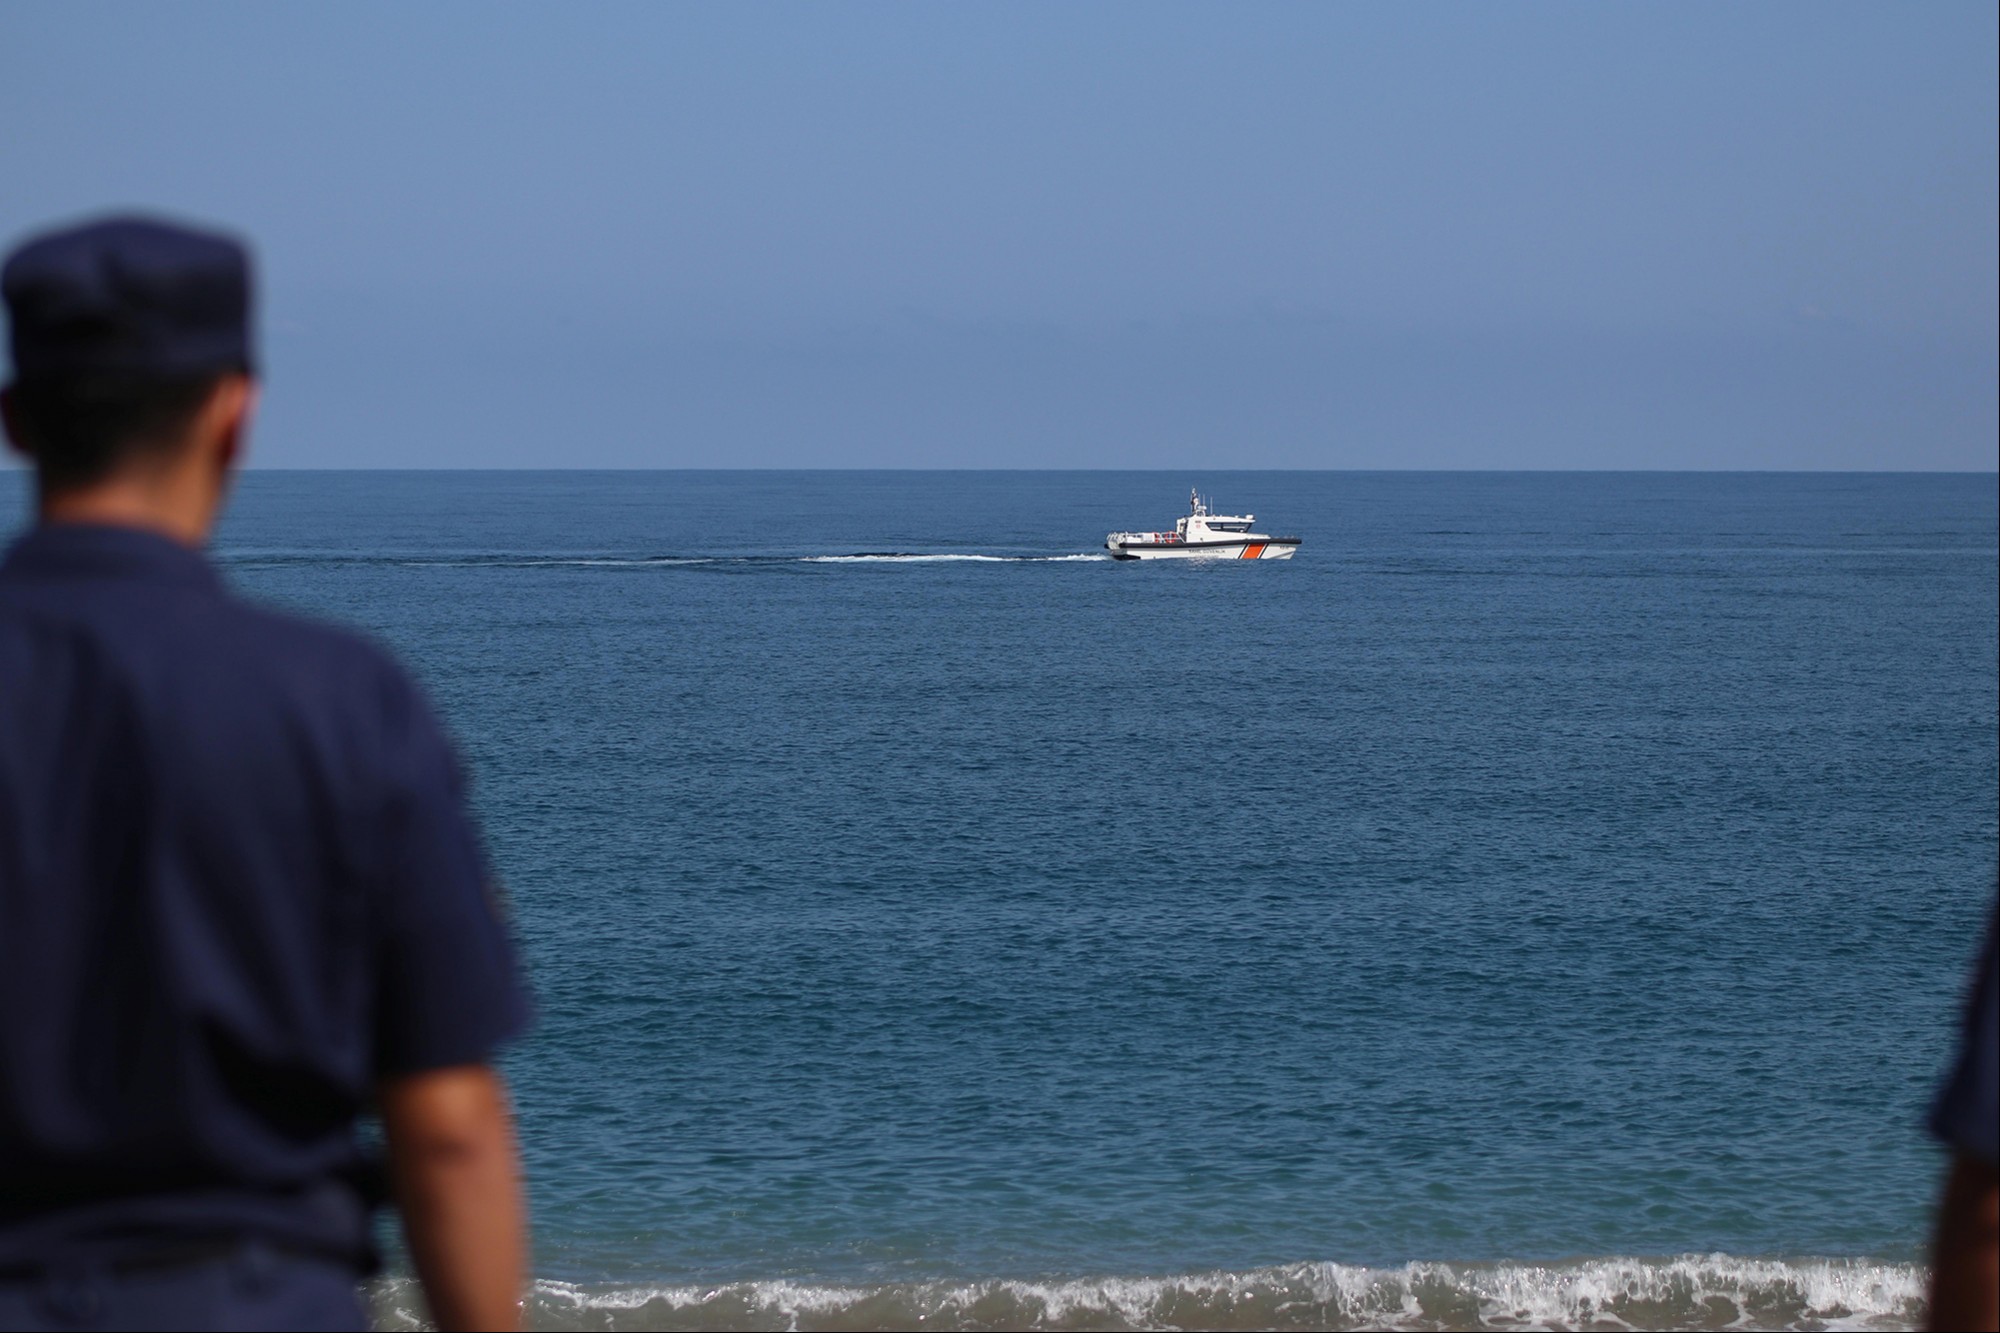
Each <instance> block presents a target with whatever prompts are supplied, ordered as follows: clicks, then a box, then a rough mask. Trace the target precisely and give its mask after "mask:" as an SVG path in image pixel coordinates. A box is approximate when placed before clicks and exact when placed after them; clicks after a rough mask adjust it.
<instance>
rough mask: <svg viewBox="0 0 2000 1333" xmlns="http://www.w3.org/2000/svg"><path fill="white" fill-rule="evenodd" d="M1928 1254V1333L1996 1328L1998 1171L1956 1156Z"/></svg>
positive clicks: (1999, 1302) (1999, 1318)
mask: <svg viewBox="0 0 2000 1333" xmlns="http://www.w3.org/2000/svg"><path fill="white" fill-rule="evenodd" d="M1932 1250H1933V1253H1932V1254H1931V1264H1932V1274H1931V1318H1930V1326H1931V1327H1932V1328H1953V1329H1958V1328H2000V1170H1996V1169H1995V1168H1994V1166H1993V1164H1992V1163H1991V1162H1982V1161H1980V1160H1979V1159H1978V1158H1977V1157H1974V1156H1972V1155H1971V1154H1970V1153H1963V1152H1962V1153H1960V1154H1959V1155H1958V1160H1957V1161H1956V1162H1955V1163H1953V1165H1952V1169H1951V1175H1950V1176H1949V1177H1948V1178H1947V1179H1946V1181H1945V1187H1944V1202H1943V1203H1942V1204H1941V1205H1939V1207H1938V1222H1937V1241H1936V1243H1935V1244H1934V1245H1933V1246H1932Z"/></svg>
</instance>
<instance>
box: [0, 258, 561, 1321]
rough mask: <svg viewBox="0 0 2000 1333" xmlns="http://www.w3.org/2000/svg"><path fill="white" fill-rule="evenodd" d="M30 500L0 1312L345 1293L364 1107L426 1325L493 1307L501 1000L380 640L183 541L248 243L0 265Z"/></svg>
mask: <svg viewBox="0 0 2000 1333" xmlns="http://www.w3.org/2000/svg"><path fill="white" fill-rule="evenodd" d="M0 289H4V293H5V298H6V303H7V306H8V312H9V316H10V333H11V337H10V342H11V347H12V352H13V363H14V374H15V378H14V380H13V382H12V383H11V384H10V385H9V386H8V388H7V389H6V391H5V395H4V397H0V408H4V416H5V422H6V429H7V435H8V437H9V439H10V440H11V441H12V442H13V443H14V445H15V447H16V448H17V449H18V450H19V451H20V452H21V453H22V454H24V455H25V456H26V457H27V458H29V459H30V460H31V461H32V462H33V464H34V468H35V479H36V483H37V488H38V523H37V525H36V526H35V528H34V529H33V530H32V531H31V532H29V533H28V535H27V536H25V537H24V538H22V539H21V540H20V541H19V542H18V543H17V544H16V545H15V546H14V547H13V549H12V550H11V551H10V552H8V553H7V556H6V559H5V562H4V564H0V1327H8V1328H62V1327H76V1326H80V1325H85V1326H99V1327H110V1328H141V1327H172V1328H360V1327H365V1325H366V1319H365V1316H364V1314H363V1312H362V1309H361V1306H360V1303H359V1298H358V1295H357V1291H356V1282H357V1280H358V1279H359V1278H360V1277H361V1276H363V1275H364V1274H365V1273H367V1272H368V1271H370V1269H371V1268H372V1267H373V1264H374V1261H375V1259H374V1253H373V1247H372V1244H371V1240H370V1230H371V1228H370V1212H371V1207H372V1204H373V1202H374V1201H373V1200H372V1199H371V1197H370V1196H371V1194H372V1193H374V1192H375V1191H374V1190H373V1188H372V1187H371V1185H370V1183H369V1182H370V1180H371V1178H372V1177H373V1176H374V1175H375V1174H376V1173H375V1172H373V1171H371V1169H370V1163H369V1162H368V1161H367V1160H366V1158H365V1156H364V1154H363V1152H362V1150H361V1149H360V1148H359V1147H358V1145H357V1143H356V1140H355V1122H356V1120H357V1118H358V1117H359V1116H361V1115H362V1114H363V1113H364V1111H365V1110H366V1109H368V1108H369V1106H370V1105H371V1104H373V1105H375V1106H376V1107H378V1108H379V1111H380V1114H381V1117H382V1122H383V1127H384V1131H385V1135H386V1139H387V1144H388V1153H389V1167H390V1180H391V1184H392V1185H393V1188H394V1190H395V1193H396V1196H397V1198H398V1200H399V1202H400V1204H401V1208H402V1212H403V1219H404V1225H405V1230H406V1233H407V1236H408V1239H409V1245H410V1250H411V1254H412V1256H413V1257H414V1259H415V1262H416V1265H417V1269H418V1273H419V1275H420V1276H421V1277H422V1279H423V1281H424V1286H425V1290H426V1292H427V1294H428V1296H429V1298H430V1301H431V1308H432V1311H433V1313H434V1314H435V1316H436V1317H437V1319H438V1321H439V1322H440V1323H441V1324H443V1325H444V1326H445V1327H448V1328H450V1327H478V1328H504V1327H512V1326H514V1325H515V1324H516V1323H517V1322H518V1319H519V1306H518V1301H519V1297H520V1292H521V1283H522V1267H523V1247H524V1231H525V1228H524V1222H523V1211H522V1203H521V1195H520V1186H519V1173H518V1167H517V1159H516V1154H515V1148H514V1142H513V1136H512V1128H511V1121H510V1117H509V1113H508V1109H507V1101H506V1093H505V1088H504V1086H503V1085H502V1083H501V1081H500V1079H499V1077H498V1076H497V1075H496V1074H495V1073H494V1071H493V1070H492V1068H491V1067H490V1065H489V1061H490V1059H491V1057H492V1056H493V1054H494V1053H495V1051H496V1050H497V1049H498V1047H499V1046H500V1045H501V1044H502V1043H504V1042H505V1041H507V1040H508V1039H509V1038H511V1037H513V1036H515V1035H516V1034H518V1033H519V1032H520V1031H521V1030H522V1029H523V1027H524V1026H525V1025H526V1022H527V1012H528V1011H527V1004H526V999H525V996H524V993H523V991H522V989H521V987H520V984H519V982H518V980H517V978H516V972H515V965H514V960H513V956H512V951H511V948H510V946H509V944H508V941H507V936H506V932H505V930H504V929H503V926H502V924H501V921H500V919H499V917H498V914H497V912H496V910H495V906H494V903H493V900H492V898H491V895H490V893H489V891H488V888H487V883H486V878H485V875H484V872H483V867H482V860H481V856H480V852H479V849H478V844H477V841H476V836H475V833H474V830H473V828H472V826H471V824H470V822H469V820H468V818H467V815H466V813H465V810H464V805H463V802H462V799H461V794H460V790H459V783H458V776H457V770H456V767H455V764H454V761H453V759H452V756H451V753H450V750H449V748H448V746H447V744H446V742H445V739H444V737H443V735H442V733H441V732H440V730H439V728H438V726H437V724H436V723H435V722H434V721H433V720H432V718H431V715H430V712H429V710H428V709H427V707H426V706H425V704H424V702H423V700H422V699H421V697H420V696H419V695H418V693H417V691H416V689H415V688H414V686H413V685H412V684H411V683H410V681H409V680H408V678H407V677H406V676H405V675H404V673H403V672H402V670H401V669H400V668H399V667H398V666H397V665H396V664H395V663H394V662H393V661H392V660H391V659H390V658H389V657H388V656H387V655H386V654H385V653H383V652H382V651H381V650H380V649H378V648H375V647H373V646H371V645H370V644H368V643H367V642H365V641H363V640H361V639H359V638H357V637H355V636H353V635H350V634H347V633H344V632H341V631H338V630H335V629H331V628H327V627H324V626H320V625H316V624H313V623H311V622H308V621H303V620H298V619H294V618H291V617H287V616H281V615H276V614H273V613H270V612H267V611H262V610H259V609H256V608H253V607H251V606H250V605H247V604H246V603H243V602H240V601H238V600H237V599H236V598H234V597H233V596H231V595H230V593H229V592H228V590H227V589H226V588H225V587H224V586H223V584H222V583H221V581H220V580H219V579H218V577H217V575H216V573H215V571H214V570H213V569H212V568H211V567H210V566H209V564H208V562H207V561H206V560H205V559H204V558H203V556H202V555H201V553H200V551H201V547H202V546H203V544H204V543H205V542H206V540H207V538H208V535H209V532H210V530H211V528H212V527H213V525H214V523H215V521H216V518H217V515H218V513H219V511H220V508H221V505H222V501H223V497H224V494H225V491H226V488H227V486H228V483H229V480H230V477H231V474H232V472H233V471H234V469H235V467H236V465H237V463H238V461H239V459H240V456H241V452H242V448H243V440H244V432H245V429H246V427H247V424H248V422H249V418H250V413H251V409H252V406H253V404H254V400H255V394H256V386H255V382H254V379H253V373H254V370H253V362H254V357H253V348H252V339H251V334H250V319H249V316H250V273H249V261H248V256H247V254H246V252H245V251H244V249H243V247H242V246H240V245H238V244H237V243H236V242H234V241H232V240H230V239H228V238H226V237H222V236H217V235H212V234H208V233H205V232H200V231H193V230H189V229H186V228H182V227H177V226H171V225H167V224H163V223H159V222H154V221H148V220H145V219H136V218H122V219H110V220H106V221H103V222H98V223H94V224H92V225H88V226H82V227H77V228H73V229H69V230H66V231H61V232H54V233H50V234H47V235H44V236H41V237H39V238H37V239H34V240H32V241H30V242H29V243H28V244H26V245H24V246H22V247H21V248H20V249H19V250H17V251H16V252H15V253H14V255H13V256H12V257H11V259H10V260H9V261H8V262H7V265H6V267H5V269H4V271H0Z"/></svg>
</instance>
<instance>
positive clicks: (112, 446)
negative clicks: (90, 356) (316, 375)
mask: <svg viewBox="0 0 2000 1333" xmlns="http://www.w3.org/2000/svg"><path fill="white" fill-rule="evenodd" d="M228 373H230V372H227V371H206V372H203V373H202V374H198V375H174V376H162V375H135V374H119V373H92V374H72V375H36V376H29V377H26V378H23V379H20V380H16V381H15V382H14V385H13V387H12V390H11V392H10V398H11V400H12V404H13V409H14V411H13V416H14V428H15V430H16V431H17V432H18V434H19V436H20V439H19V440H18V443H19V444H20V445H21V446H22V447H23V448H25V449H27V450H28V451H29V452H30V453H32V454H33V455H34V457H35V467H36V470H37V471H38V472H39V473H40V474H41V478H42V484H43V485H44V486H46V487H48V488H50V489H52V490H64V489H73V488H75V487H78V486H88V485H90V484H92V483H93V482H98V481H102V480H103V479H104V478H105V477H107V476H109V475H110V474H111V473H112V472H114V471H116V470H117V469H118V468H119V467H121V466H122V465H124V464H125V463H128V462H131V461H134V460H136V459H138V458H140V457H142V456H144V455H147V454H152V455H156V456H157V455H162V454H164V453H166V452H167V451H169V450H171V449H172V447H173V446H174V444H175V443H177V442H178V441H179V439H180V437H181V435H182V434H183V432H185V431H186V429H187V428H188V426H189V425H190V424H191V423H192V422H193V420H194V416H195V413H197V412H199V411H200V410H201V405H202V404H203V403H205V402H207V401H208V397H209V395H210V394H211V393H213V392H214V391H215V386H216V385H217V384H218V383H220V382H221V381H222V379H223V377H224V375H226V374H228Z"/></svg>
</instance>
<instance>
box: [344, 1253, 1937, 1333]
mask: <svg viewBox="0 0 2000 1333" xmlns="http://www.w3.org/2000/svg"><path fill="white" fill-rule="evenodd" d="M1924 1283H1925V1273H1924V1271H1923V1270H1922V1269H1921V1268H1919V1267H1917V1266H1915V1265H1912V1264H1883V1263H1873V1262H1869V1261H1867V1260H1852V1259H1803V1260H1791V1261H1784V1260H1766V1259H1739V1258H1735V1257H1732V1256H1730V1255H1725V1254H1711V1255H1684V1256H1681V1257H1679V1258H1674V1259H1663V1260H1643V1259H1623V1258H1607V1259H1587V1260H1580V1261H1576V1262H1571V1263H1560V1264H1546V1265H1531V1264H1472V1265H1453V1264H1441V1263H1412V1264H1406V1265H1404V1266H1402V1267H1400V1268H1364V1267H1356V1266H1353V1265H1347V1264H1335V1263H1302V1264H1292V1265H1287V1266H1284V1267H1279V1268H1265V1269H1255V1270H1251V1271H1247V1272H1240V1273H1233V1272H1216V1273H1200V1274H1185V1275H1181V1276H1175V1277H1157V1278H1149V1277H1102V1278H1080V1279H1072V1280H1048V1281H1010V1280H1000V1279H994V1280H989V1281H970V1282H918V1283H884V1284H880V1285H869V1284H815V1283H807V1282H795V1281H788V1280H777V1281H768V1282H738V1283H729V1284H723V1285H717V1286H648V1285H643V1284H640V1285H591V1284H579V1283H569V1282H554V1281H540V1282H537V1283H535V1285H534V1291H533V1294H532V1296H531V1298H530V1300H529V1305H528V1316H529V1321H530V1323H531V1325H532V1326H533V1327H537V1328H608V1329H718V1330H722V1329H765V1328H785V1329H800V1330H809V1329H822V1328H841V1329H871V1328H883V1329H894V1328H939V1329H992V1328H1020V1329H1067V1328H1087V1329H1226V1330H1234V1329H1350V1328H1356V1329H1358V1328H1373V1329H1446V1328H1470V1329H1525V1328H1558V1329H1573V1328H1614V1329H1654V1328H1712V1329H1792V1328H1852V1329H1903V1328H1915V1327H1919V1326H1921V1324H1922V1322H1923V1315H1924V1306H1923V1299H1924ZM376 1321H377V1324H378V1326H380V1327H384V1328H415V1327H420V1326H421V1324H420V1314H419V1306H418V1305H417V1304H416V1299H415V1291H414V1288H413V1286H412V1284H410V1283H409V1282H408V1280H407V1279H398V1280H391V1281H389V1282H387V1283H384V1284H383V1285H382V1286H381V1288H380V1289H379V1290H378V1293H377V1303H376Z"/></svg>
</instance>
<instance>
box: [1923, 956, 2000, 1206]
mask: <svg viewBox="0 0 2000 1333" xmlns="http://www.w3.org/2000/svg"><path fill="white" fill-rule="evenodd" d="M1996 928H2000V919H1996V920H1994V921H1989V922H1988V923H1987V926H1986V946H1985V948H1984V949H1982V950H1981V951H1980V955H1979V964H1978V967H1977V969H1976V970H1975V971H1974V973H1973V976H1972V993H1971V996H1970V998H1969V999H1968V1000H1967V1002H1966V1006H1965V1016H1964V1020H1963V1026H1962V1027H1961V1028H1960V1030H1959V1046H1958V1058H1957V1060H1956V1061H1954V1063H1953V1065H1952V1070H1951V1075H1950V1077H1949V1078H1948V1079H1947V1080H1946V1082H1945V1085H1944V1091H1943V1092H1941V1093H1939V1094H1938V1099H1937V1103H1936V1104H1935V1105H1934V1106H1933V1107H1932V1108H1931V1132H1932V1133H1934V1134H1936V1135H1937V1136H1938V1137H1939V1138H1940V1139H1942V1140H1944V1141H1945V1142H1946V1143H1948V1144H1950V1145H1951V1146H1952V1147H1954V1148H1956V1149H1957V1150H1958V1151H1959V1152H1961V1153H1964V1154H1966V1155H1967V1156H1970V1157H1976V1158H1978V1159H1979V1160H1980V1161H1982V1162H1985V1163H1986V1164H1987V1165H1988V1166H2000V958H1996V956H1995V953H1994V942H1995V941H1994V935H1995V930H1996Z"/></svg>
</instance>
